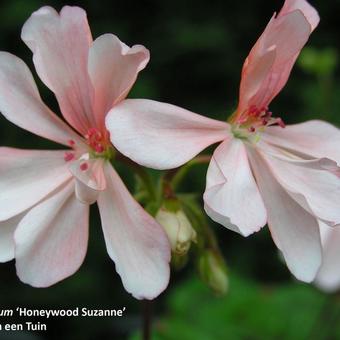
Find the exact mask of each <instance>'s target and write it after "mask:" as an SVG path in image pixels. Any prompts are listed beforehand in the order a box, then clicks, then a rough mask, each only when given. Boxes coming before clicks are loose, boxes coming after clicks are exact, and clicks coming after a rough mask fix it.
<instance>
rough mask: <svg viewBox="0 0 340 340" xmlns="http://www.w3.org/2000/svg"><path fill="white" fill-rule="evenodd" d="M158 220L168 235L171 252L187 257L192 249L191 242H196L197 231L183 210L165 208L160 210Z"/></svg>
mask: <svg viewBox="0 0 340 340" xmlns="http://www.w3.org/2000/svg"><path fill="white" fill-rule="evenodd" d="M156 220H157V221H158V223H159V224H161V225H162V226H163V228H164V230H165V232H166V233H167V235H168V238H169V240H170V244H171V250H172V251H173V252H174V253H175V254H177V255H180V256H182V255H185V254H186V253H187V252H188V250H189V249H190V245H191V242H196V231H195V230H194V229H193V227H192V226H191V223H190V221H189V220H188V218H187V216H186V215H185V214H184V212H183V211H182V210H181V209H178V210H176V211H172V210H169V209H166V208H165V207H164V206H163V207H162V208H160V209H159V210H158V212H157V215H156Z"/></svg>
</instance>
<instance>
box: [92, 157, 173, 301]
mask: <svg viewBox="0 0 340 340" xmlns="http://www.w3.org/2000/svg"><path fill="white" fill-rule="evenodd" d="M104 171H105V174H106V181H107V188H106V190H105V191H103V192H101V193H100V195H99V197H98V206H99V211H100V217H101V221H102V226H103V232H104V237H105V243H106V248H107V251H108V253H109V255H110V257H111V259H112V260H113V261H114V262H115V265H116V270H117V272H118V274H119V275H120V277H121V279H122V281H123V285H124V287H125V289H126V290H127V291H128V292H129V293H131V294H132V295H133V296H134V297H135V298H137V299H153V298H155V297H156V296H158V295H159V294H160V293H161V292H162V291H163V290H164V289H165V288H166V286H167V285H168V282H169V275H170V272H169V261H170V244H169V241H168V239H167V236H166V235H165V233H164V231H163V229H162V227H161V226H160V225H159V224H158V223H157V222H156V221H155V220H154V219H153V218H152V217H151V216H150V215H149V214H148V213H147V212H146V211H144V210H143V208H142V207H141V206H140V205H139V204H138V203H137V202H136V201H135V200H134V198H133V197H132V196H131V195H130V193H129V192H128V191H127V189H126V187H125V185H124V183H123V182H122V180H121V179H120V178H119V176H118V175H117V173H116V172H115V171H114V170H113V168H112V166H111V165H110V164H109V163H107V164H106V165H105V169H104Z"/></svg>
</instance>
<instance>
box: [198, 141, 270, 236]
mask: <svg viewBox="0 0 340 340" xmlns="http://www.w3.org/2000/svg"><path fill="white" fill-rule="evenodd" d="M203 198H204V208H205V211H206V213H207V214H208V215H209V216H210V217H211V218H212V219H213V220H214V221H215V222H218V223H220V224H222V225H224V226H225V227H227V228H229V229H231V230H233V231H236V232H238V233H240V234H242V235H243V236H248V235H250V234H252V233H254V232H256V231H259V230H260V229H261V228H262V227H263V226H264V225H265V224H266V222H267V213H266V209H265V207H264V204H263V201H262V198H261V195H260V193H259V190H258V188H257V185H256V183H255V180H254V177H253V174H252V172H251V169H250V166H249V163H248V156H247V151H246V148H245V146H244V144H243V142H242V141H241V140H239V139H234V138H231V139H228V140H225V141H224V142H223V143H222V144H221V145H220V146H219V147H218V148H217V149H216V150H215V152H214V154H213V157H212V159H211V162H210V165H209V169H208V174H207V185H206V189H205V193H204V196H203Z"/></svg>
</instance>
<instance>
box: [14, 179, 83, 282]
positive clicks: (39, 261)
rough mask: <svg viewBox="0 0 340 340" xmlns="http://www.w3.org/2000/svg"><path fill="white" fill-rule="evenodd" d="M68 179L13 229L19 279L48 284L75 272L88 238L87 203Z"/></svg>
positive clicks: (81, 260)
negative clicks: (79, 198) (80, 199)
mask: <svg viewBox="0 0 340 340" xmlns="http://www.w3.org/2000/svg"><path fill="white" fill-rule="evenodd" d="M73 192H74V184H73V182H72V181H70V182H69V183H68V184H67V185H66V186H64V187H63V188H62V189H61V190H60V191H58V192H56V193H55V194H54V195H53V196H51V197H50V198H48V199H46V200H44V201H43V202H42V203H40V204H38V205H37V206H35V207H34V208H33V209H31V210H30V211H29V212H28V213H27V214H26V215H25V217H24V218H23V219H22V220H21V222H20V223H19V226H18V228H17V229H16V231H15V234H14V239H15V258H16V268H17V274H18V276H19V278H20V280H21V281H23V282H25V283H28V284H30V285H32V286H34V287H48V286H51V285H52V284H54V283H56V282H58V281H61V280H63V279H65V278H66V277H68V276H70V275H72V274H73V273H75V272H76V271H77V270H78V268H79V267H80V265H81V264H82V262H83V260H84V257H85V254H86V249H87V241H88V214H89V208H88V205H85V204H82V203H80V202H79V201H78V200H77V199H76V197H75V196H74V193H73Z"/></svg>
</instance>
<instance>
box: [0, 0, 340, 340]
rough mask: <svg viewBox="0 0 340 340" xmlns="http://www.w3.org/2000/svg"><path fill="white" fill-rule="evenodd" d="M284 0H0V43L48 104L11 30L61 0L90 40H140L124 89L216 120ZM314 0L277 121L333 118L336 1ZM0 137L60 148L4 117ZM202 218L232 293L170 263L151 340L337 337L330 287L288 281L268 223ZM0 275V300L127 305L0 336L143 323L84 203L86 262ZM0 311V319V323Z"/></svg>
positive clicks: (198, 182) (339, 92) (60, 335)
mask: <svg viewBox="0 0 340 340" xmlns="http://www.w3.org/2000/svg"><path fill="white" fill-rule="evenodd" d="M282 3H283V1H268V0H253V1H251V0H244V1H193V0H190V1H184V0H172V1H159V0H158V1H157V0H150V1H127V0H126V1H99V0H97V1H78V2H74V1H69V2H67V3H66V2H63V1H38V0H21V1H20V0H13V1H1V2H0V50H6V51H9V52H11V53H13V54H15V55H17V56H19V57H20V58H22V59H23V60H25V61H26V62H27V63H28V65H29V66H30V68H31V70H32V72H33V74H34V76H35V78H36V80H37V82H38V85H39V89H40V91H41V95H42V97H43V99H44V100H45V102H46V103H47V104H48V105H49V106H50V107H51V108H52V109H53V110H54V111H55V112H58V107H57V105H56V101H55V99H54V97H53V94H52V93H50V92H49V91H48V90H47V89H46V87H44V86H43V85H42V84H41V82H40V81H39V80H38V79H37V77H36V74H35V73H34V69H33V66H32V61H31V53H30V51H29V49H28V48H27V47H26V46H25V45H24V43H23V42H22V41H21V39H20V30H21V27H22V25H23V23H24V22H25V20H26V19H27V18H28V17H29V15H30V14H31V13H32V12H33V11H34V10H37V9H38V8H39V7H40V6H42V5H47V4H48V5H51V6H53V7H55V8H56V9H57V10H60V9H61V7H62V6H63V5H64V4H70V5H71V4H75V5H79V6H81V7H83V8H84V9H86V11H87V13H88V18H89V22H90V26H91V29H92V33H93V37H94V38H95V37H97V36H99V35H100V34H103V33H107V32H112V33H115V34H116V35H118V36H119V37H120V39H121V40H122V41H124V42H125V43H127V44H128V45H133V44H143V45H145V46H146V47H147V48H149V49H150V51H151V61H150V63H149V65H148V66H147V68H146V70H144V71H143V72H142V73H141V74H140V76H139V79H138V81H137V83H136V85H135V87H134V88H133V91H132V92H131V94H130V97H140V98H150V99H155V100H160V101H165V102H170V103H173V104H177V105H180V106H182V107H185V108H187V109H189V110H192V111H194V112H197V113H201V114H204V115H207V116H210V117H215V118H218V119H221V120H225V119H227V117H228V115H229V114H230V113H231V112H232V111H233V109H234V108H235V106H236V104H237V98H238V86H239V78H240V71H241V67H242V63H243V61H244V59H245V57H246V56H247V54H248V52H249V50H250V48H251V47H252V45H253V44H254V42H255V41H256V39H257V38H258V36H259V35H260V33H261V32H262V30H263V29H264V27H265V25H266V24H267V22H268V20H269V18H270V17H271V15H272V13H273V12H274V11H275V10H279V9H280V7H281V5H282ZM312 3H313V4H314V5H315V6H316V7H317V9H318V10H319V13H320V16H321V23H320V25H319V27H318V28H317V30H316V31H315V32H314V34H313V35H312V37H311V39H310V41H309V42H308V46H309V47H312V48H313V50H308V51H307V55H306V56H305V58H303V59H302V60H301V59H300V61H299V63H298V65H296V66H295V68H294V70H293V72H292V75H291V77H290V80H289V82H288V85H287V86H286V88H285V89H284V90H283V91H282V93H281V94H280V95H279V96H278V98H277V99H275V100H274V102H273V103H272V105H271V109H272V111H273V112H274V115H275V116H281V117H282V118H283V119H284V121H285V122H286V123H295V122H300V121H303V120H306V119H312V118H320V119H325V120H328V121H330V122H332V123H334V124H336V125H338V126H340V79H339V67H338V66H337V64H336V63H335V61H336V59H337V58H336V56H337V55H338V54H339V52H340V38H339V32H340V25H339V13H340V1H338V0H333V1H330V0H328V1H321V0H319V1H313V2H312ZM314 55H316V57H315V58H314ZM311 58H312V60H311V62H310V59H311ZM313 58H314V59H315V60H314V59H313ZM299 65H300V66H299ZM308 65H309V66H308ZM58 114H59V112H58ZM0 145H6V146H12V147H19V148H33V149H38V148H58V146H57V145H55V144H53V143H52V142H49V141H46V140H43V139H42V138H40V137H36V136H33V135H32V134H30V133H28V132H26V131H23V130H21V129H20V128H18V127H16V126H14V125H12V124H11V123H9V122H7V121H6V120H5V119H4V118H2V117H1V118H0ZM183 147H185V146H183ZM339 152H340V150H339ZM120 171H121V172H122V173H123V179H125V181H127V182H128V184H129V185H130V187H132V182H131V177H132V176H131V175H128V176H124V172H125V171H127V169H125V168H122V169H120ZM205 171H206V167H205V166H202V167H200V168H197V169H194V170H193V175H192V176H189V177H188V179H187V180H186V181H185V183H184V186H183V187H182V190H185V191H189V192H192V191H195V192H203V189H204V176H205ZM212 227H213V229H214V231H215V232H216V233H217V235H218V239H219V244H220V247H221V249H222V251H223V253H224V255H225V258H226V261H227V264H228V268H229V272H230V276H231V285H230V294H229V295H227V296H226V297H224V298H223V299H221V298H216V297H215V296H214V294H213V293H211V292H210V291H209V290H208V289H207V288H206V287H204V286H203V284H201V283H200V282H198V281H197V275H196V273H195V270H194V268H193V266H192V265H191V263H189V265H188V266H187V267H186V268H185V269H184V270H182V271H181V272H179V273H173V275H172V279H171V283H170V286H169V289H168V290H167V291H166V292H165V293H164V294H163V295H162V296H161V297H160V298H159V299H158V300H157V302H156V305H155V307H154V314H155V320H156V328H157V339H179V340H181V339H188V340H190V339H195V340H196V339H207V340H210V339H218V340H219V339H336V338H339V339H340V329H339V323H340V321H339V320H340V319H339V317H340V307H339V304H340V301H339V296H336V295H328V296H327V295H324V294H323V293H320V292H319V291H317V290H316V289H315V288H314V287H312V286H308V285H306V284H302V283H298V282H296V281H294V280H293V279H292V277H291V275H290V274H289V272H288V270H287V269H286V267H285V266H284V264H283V263H282V262H281V261H280V259H279V256H278V253H277V250H276V248H275V246H274V244H273V242H272V241H271V239H270V235H269V233H268V231H267V230H266V228H264V229H263V230H262V231H261V232H260V233H258V234H257V235H254V236H251V237H249V238H243V237H241V236H239V235H237V234H235V233H233V232H231V231H228V230H225V229H224V228H222V227H221V226H219V225H214V224H213V223H212ZM0 278H1V279H0V306H1V307H14V306H25V307H31V308H41V309H44V308H72V307H75V306H85V307H93V308H118V307H121V306H126V307H127V311H126V313H125V316H124V317H123V318H120V319H118V318H117V319H113V320H112V319H109V318H100V319H81V318H69V319H67V318H63V319H52V320H50V321H49V322H48V332H44V333H41V334H39V333H35V334H30V335H28V334H18V333H12V334H5V333H0V339H7V338H8V339H97V338H102V339H125V338H127V337H128V336H131V335H132V334H134V333H135V332H136V331H138V329H139V328H140V326H141V320H140V310H141V305H140V302H139V301H137V300H135V299H133V298H132V297H131V296H130V295H129V294H127V293H126V292H125V291H124V290H123V288H122V285H121V282H120V279H119V277H118V275H117V274H116V273H115V269H114V265H113V263H112V261H111V260H110V259H109V257H108V255H107V253H106V249H105V246H104V240H103V236H102V232H101V227H100V223H99V219H98V212H97V208H96V207H92V211H91V222H90V244H89V250H88V254H87V257H86V260H85V262H84V264H83V266H82V267H81V269H80V270H79V271H78V272H77V273H76V274H75V275H73V276H72V277H71V278H68V279H66V280H64V281H63V282H62V283H59V284H57V285H55V286H53V287H51V288H48V289H35V288H31V287H29V286H27V285H24V284H22V283H21V282H20V281H19V279H18V278H17V277H16V274H15V267H14V262H10V263H8V264H1V265H0ZM4 321H5V320H1V318H0V323H1V322H4ZM8 321H13V322H15V321H17V322H21V321H23V320H22V319H20V320H15V319H11V320H8ZM40 321H43V320H40ZM135 336H136V337H138V335H136V334H135Z"/></svg>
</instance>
